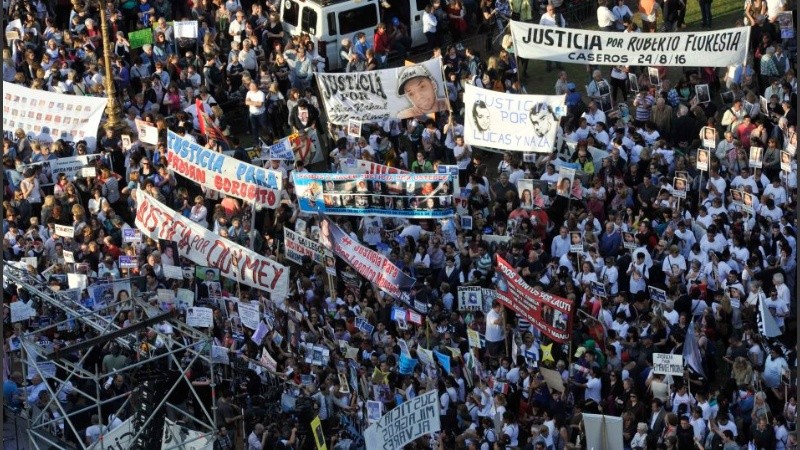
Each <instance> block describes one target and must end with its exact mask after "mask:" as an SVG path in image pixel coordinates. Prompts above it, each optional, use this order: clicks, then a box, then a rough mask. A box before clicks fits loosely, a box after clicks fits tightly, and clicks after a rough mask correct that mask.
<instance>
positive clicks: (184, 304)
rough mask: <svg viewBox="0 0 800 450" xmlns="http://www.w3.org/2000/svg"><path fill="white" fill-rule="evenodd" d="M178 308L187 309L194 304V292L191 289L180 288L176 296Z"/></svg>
mask: <svg viewBox="0 0 800 450" xmlns="http://www.w3.org/2000/svg"><path fill="white" fill-rule="evenodd" d="M175 298H176V300H177V303H176V306H177V307H178V309H182V310H187V309H189V308H191V307H192V306H194V292H192V291H190V290H189V289H184V288H180V289H178V294H177V295H176V296H175Z"/></svg>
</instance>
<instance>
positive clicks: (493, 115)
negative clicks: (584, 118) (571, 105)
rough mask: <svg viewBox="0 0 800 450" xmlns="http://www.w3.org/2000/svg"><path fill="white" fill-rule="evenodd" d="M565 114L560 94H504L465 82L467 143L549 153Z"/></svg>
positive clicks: (564, 106)
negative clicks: (559, 123) (560, 121)
mask: <svg viewBox="0 0 800 450" xmlns="http://www.w3.org/2000/svg"><path fill="white" fill-rule="evenodd" d="M564 114H566V104H565V97H564V96H563V95H522V94H507V93H502V92H496V91H493V90H490V89H481V88H479V87H475V86H472V85H469V84H468V85H465V86H464V141H465V142H466V143H467V144H469V145H475V146H480V147H488V148H494V149H502V150H514V151H521V152H536V153H549V152H551V151H552V150H553V147H554V145H555V143H556V132H557V130H558V122H559V120H560V119H561V117H562V116H563V115H564Z"/></svg>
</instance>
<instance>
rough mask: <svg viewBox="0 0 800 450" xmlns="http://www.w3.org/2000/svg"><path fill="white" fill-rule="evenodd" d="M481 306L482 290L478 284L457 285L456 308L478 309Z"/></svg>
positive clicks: (463, 309) (462, 309)
mask: <svg viewBox="0 0 800 450" xmlns="http://www.w3.org/2000/svg"><path fill="white" fill-rule="evenodd" d="M481 308H483V290H482V289H481V287H480V286H459V287H458V310H459V311H480V310H481Z"/></svg>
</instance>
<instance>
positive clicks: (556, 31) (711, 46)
mask: <svg viewBox="0 0 800 450" xmlns="http://www.w3.org/2000/svg"><path fill="white" fill-rule="evenodd" d="M511 35H512V36H513V38H514V45H515V47H516V49H517V54H518V56H519V57H521V58H535V59H544V60H549V61H558V62H566V63H581V64H584V63H592V64H600V65H618V64H619V65H637V66H641V65H658V66H690V67H727V66H731V65H735V64H741V63H743V62H744V61H745V58H746V57H747V44H748V42H749V41H750V27H739V28H727V29H724V30H716V31H702V32H696V33H695V32H691V33H617V32H613V31H588V30H579V29H572V28H559V27H548V26H543V25H535V24H530V23H524V22H514V21H512V22H511Z"/></svg>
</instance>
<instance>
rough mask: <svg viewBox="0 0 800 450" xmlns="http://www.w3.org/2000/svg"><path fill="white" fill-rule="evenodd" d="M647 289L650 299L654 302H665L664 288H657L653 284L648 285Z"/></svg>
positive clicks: (665, 292) (665, 293)
mask: <svg viewBox="0 0 800 450" xmlns="http://www.w3.org/2000/svg"><path fill="white" fill-rule="evenodd" d="M647 291H648V293H649V294H650V300H652V301H654V302H656V303H661V304H662V305H663V304H664V303H667V291H665V290H664V289H659V288H657V287H655V286H648V287H647Z"/></svg>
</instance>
